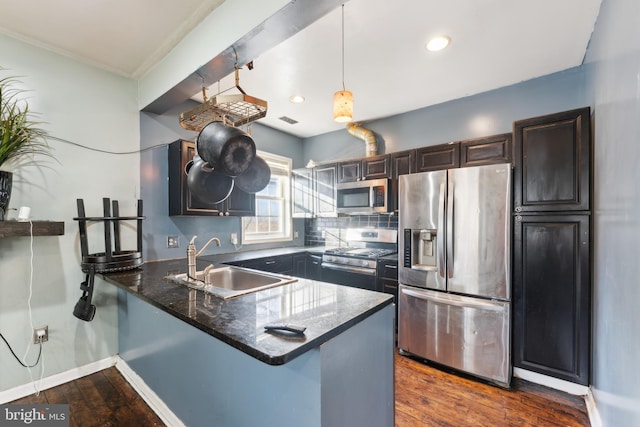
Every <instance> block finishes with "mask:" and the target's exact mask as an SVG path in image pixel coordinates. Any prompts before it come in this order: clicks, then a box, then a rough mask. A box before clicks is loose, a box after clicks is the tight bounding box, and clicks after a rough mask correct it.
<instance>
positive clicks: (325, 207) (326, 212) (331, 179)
mask: <svg viewBox="0 0 640 427" xmlns="http://www.w3.org/2000/svg"><path fill="white" fill-rule="evenodd" d="M336 171H337V167H336V164H335V163H333V164H330V165H323V166H318V167H316V168H314V170H313V176H314V177H315V180H314V182H315V189H316V191H315V195H316V216H320V217H335V216H338V211H337V210H336Z"/></svg>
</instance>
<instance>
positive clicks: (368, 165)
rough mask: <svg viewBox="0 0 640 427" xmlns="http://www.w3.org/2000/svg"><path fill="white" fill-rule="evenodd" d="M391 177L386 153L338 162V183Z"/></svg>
mask: <svg viewBox="0 0 640 427" xmlns="http://www.w3.org/2000/svg"><path fill="white" fill-rule="evenodd" d="M390 177H391V163H390V158H389V156H388V155H380V156H373V157H365V158H364V159H354V160H349V161H345V162H340V163H338V180H337V182H338V183H343V182H354V181H362V180H367V179H379V178H390Z"/></svg>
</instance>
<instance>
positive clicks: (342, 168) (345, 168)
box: [336, 159, 362, 183]
mask: <svg viewBox="0 0 640 427" xmlns="http://www.w3.org/2000/svg"><path fill="white" fill-rule="evenodd" d="M337 168H338V175H337V178H336V182H338V183H342V182H354V181H360V179H361V178H362V161H361V160H360V159H356V160H349V161H346V162H340V163H338V165H337Z"/></svg>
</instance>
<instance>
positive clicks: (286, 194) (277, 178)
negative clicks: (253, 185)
mask: <svg viewBox="0 0 640 427" xmlns="http://www.w3.org/2000/svg"><path fill="white" fill-rule="evenodd" d="M258 155H259V156H260V157H262V158H263V159H264V160H265V161H266V162H267V164H268V165H269V168H270V169H271V179H270V181H269V184H267V186H266V187H265V188H264V189H263V190H262V191H260V192H258V193H256V214H255V216H250V217H243V218H242V243H243V244H244V243H266V242H277V241H286V240H292V237H291V184H290V182H291V179H290V176H291V159H289V158H287V157H282V156H278V155H276V154H271V153H265V152H260V151H259V152H258Z"/></svg>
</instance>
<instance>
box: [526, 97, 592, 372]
mask: <svg viewBox="0 0 640 427" xmlns="http://www.w3.org/2000/svg"><path fill="white" fill-rule="evenodd" d="M590 119H591V114H590V109H589V108H588V107H587V108H581V109H577V110H572V111H566V112H562V113H556V114H551V115H546V116H542V117H536V118H531V119H526V120H520V121H516V122H514V128H513V138H514V166H515V167H514V174H513V175H514V194H513V195H514V223H513V224H514V229H513V236H514V247H513V253H514V260H513V364H514V366H515V367H517V368H522V369H526V370H528V371H533V372H537V373H541V374H544V375H548V376H551V377H555V378H560V379H563V380H566V381H570V382H573V383H578V384H582V385H588V384H589V369H590V336H591V243H590V242H591V237H590V236H591V182H592V177H591V175H592V173H591V171H592V142H591V124H590Z"/></svg>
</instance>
